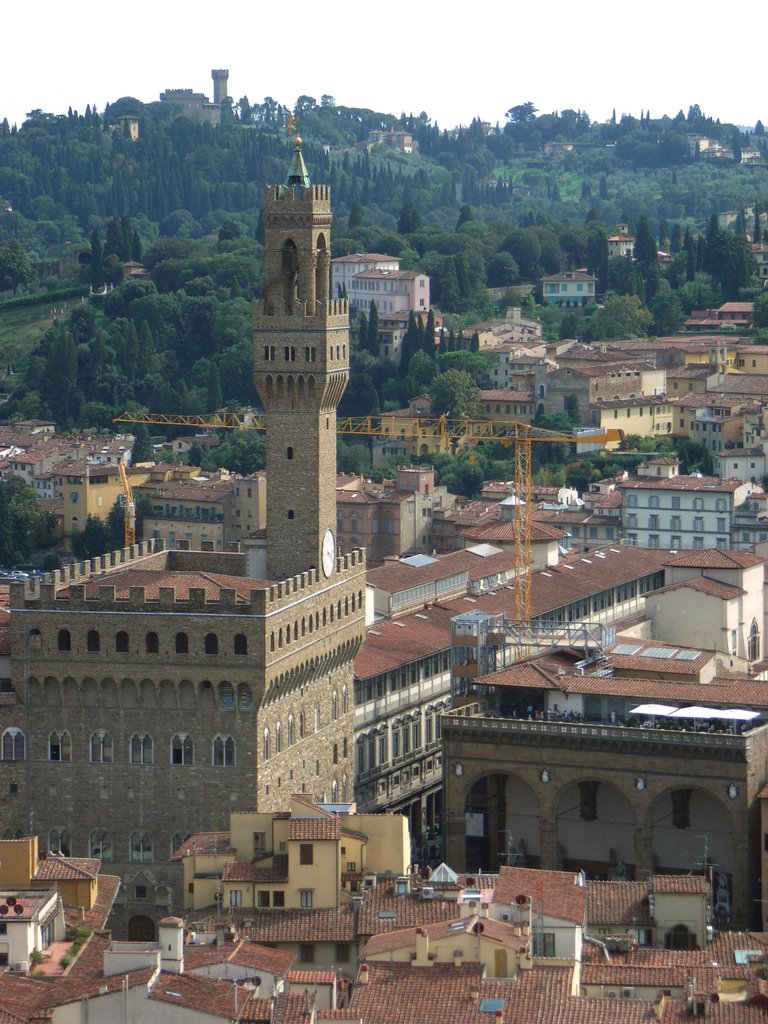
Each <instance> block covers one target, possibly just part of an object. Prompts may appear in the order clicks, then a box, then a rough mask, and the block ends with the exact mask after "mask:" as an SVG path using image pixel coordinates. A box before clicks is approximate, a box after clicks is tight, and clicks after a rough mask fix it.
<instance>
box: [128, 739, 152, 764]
mask: <svg viewBox="0 0 768 1024" xmlns="http://www.w3.org/2000/svg"><path fill="white" fill-rule="evenodd" d="M153 762H154V750H153V743H152V737H151V736H150V735H149V734H148V733H138V732H135V733H134V734H133V736H131V764H152V763H153Z"/></svg>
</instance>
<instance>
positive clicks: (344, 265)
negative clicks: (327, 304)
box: [331, 252, 400, 295]
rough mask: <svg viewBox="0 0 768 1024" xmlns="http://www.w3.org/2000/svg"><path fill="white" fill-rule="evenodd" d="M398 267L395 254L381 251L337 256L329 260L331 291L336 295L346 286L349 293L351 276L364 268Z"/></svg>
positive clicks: (359, 272)
mask: <svg viewBox="0 0 768 1024" xmlns="http://www.w3.org/2000/svg"><path fill="white" fill-rule="evenodd" d="M399 269H400V260H399V259H398V258H397V256H387V255H386V254H385V253H381V252H356V253H350V255H349V256H337V257H336V259H334V260H331V292H332V294H333V295H338V294H339V292H341V291H343V290H344V289H345V288H346V290H347V294H349V291H350V284H351V282H352V280H353V278H354V277H355V276H356V275H357V274H362V273H363V272H364V271H366V270H399Z"/></svg>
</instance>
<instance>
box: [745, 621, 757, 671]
mask: <svg viewBox="0 0 768 1024" xmlns="http://www.w3.org/2000/svg"><path fill="white" fill-rule="evenodd" d="M747 657H748V658H749V660H750V661H759V659H760V627H759V626H758V624H757V619H752V625H751V626H750V629H749V651H748V654H747Z"/></svg>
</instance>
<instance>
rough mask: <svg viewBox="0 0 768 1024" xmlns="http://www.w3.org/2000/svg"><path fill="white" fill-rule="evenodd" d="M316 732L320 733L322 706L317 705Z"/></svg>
mask: <svg viewBox="0 0 768 1024" xmlns="http://www.w3.org/2000/svg"><path fill="white" fill-rule="evenodd" d="M315 732H320V705H319V704H315Z"/></svg>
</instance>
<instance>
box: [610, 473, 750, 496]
mask: <svg viewBox="0 0 768 1024" xmlns="http://www.w3.org/2000/svg"><path fill="white" fill-rule="evenodd" d="M743 486H744V481H743V480H723V479H721V477H719V476H673V477H669V478H667V477H657V476H641V477H631V478H630V479H629V480H622V481H621V482H620V483H619V487H621V488H622V490H646V491H713V492H718V491H720V492H723V491H724V492H733V491H735V490H737V488H739V487H743Z"/></svg>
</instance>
